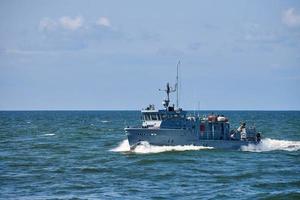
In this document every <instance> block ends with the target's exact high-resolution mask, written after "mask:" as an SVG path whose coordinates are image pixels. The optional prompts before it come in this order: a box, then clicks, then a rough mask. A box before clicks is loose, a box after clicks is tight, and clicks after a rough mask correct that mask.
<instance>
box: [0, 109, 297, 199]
mask: <svg viewBox="0 0 300 200" xmlns="http://www.w3.org/2000/svg"><path fill="white" fill-rule="evenodd" d="M208 113H209V112H208V111H205V112H204V111H201V112H200V114H201V115H202V114H208ZM215 113H216V111H215ZM218 113H219V114H224V115H227V116H228V117H229V118H230V122H231V127H232V128H233V127H237V126H238V124H239V123H240V121H243V120H244V121H246V122H247V124H248V125H250V124H255V125H256V127H257V129H259V130H260V131H261V132H262V133H263V137H264V139H263V140H262V144H260V145H258V146H246V147H243V148H242V149H241V150H238V151H233V150H219V149H212V148H205V147H199V146H198V147H197V146H175V147H170V146H169V147H168V146H165V147H157V146H151V145H149V144H147V143H144V144H142V145H140V146H138V147H137V148H136V149H135V150H134V151H129V146H128V142H127V140H126V137H125V133H124V131H123V128H124V127H125V126H127V125H139V124H140V113H139V112H138V111H31V112H29V111H28V112H27V111H23V112H21V111H20V112H16V111H14V112H4V111H2V112H0V137H1V139H0V198H1V199H189V200H190V199H300V112H297V111H274V112H273V111H220V112H218Z"/></svg>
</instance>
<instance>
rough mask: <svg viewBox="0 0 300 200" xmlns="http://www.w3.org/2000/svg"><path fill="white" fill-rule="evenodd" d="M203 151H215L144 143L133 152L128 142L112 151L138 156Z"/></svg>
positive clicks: (185, 146) (198, 147) (201, 147)
mask: <svg viewBox="0 0 300 200" xmlns="http://www.w3.org/2000/svg"><path fill="white" fill-rule="evenodd" d="M203 149H213V147H204V146H194V145H183V146H181V145H177V146H155V145H150V144H149V143H148V142H146V141H143V142H141V144H139V145H137V146H136V147H135V148H134V149H133V150H130V146H129V142H128V140H124V141H122V142H121V143H120V144H119V145H118V146H117V147H116V148H113V149H111V150H110V151H113V152H133V153H138V154H150V153H161V152H168V151H195V150H203Z"/></svg>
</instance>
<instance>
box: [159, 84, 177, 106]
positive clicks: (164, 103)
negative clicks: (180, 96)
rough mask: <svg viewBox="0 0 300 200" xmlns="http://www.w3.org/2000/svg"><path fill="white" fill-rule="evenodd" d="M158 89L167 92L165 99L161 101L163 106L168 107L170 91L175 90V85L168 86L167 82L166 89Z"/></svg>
mask: <svg viewBox="0 0 300 200" xmlns="http://www.w3.org/2000/svg"><path fill="white" fill-rule="evenodd" d="M159 91H165V92H166V93H167V99H165V100H164V101H163V105H164V107H165V108H168V107H169V103H170V93H171V92H175V91H176V86H175V88H172V87H170V84H169V83H167V87H166V89H159Z"/></svg>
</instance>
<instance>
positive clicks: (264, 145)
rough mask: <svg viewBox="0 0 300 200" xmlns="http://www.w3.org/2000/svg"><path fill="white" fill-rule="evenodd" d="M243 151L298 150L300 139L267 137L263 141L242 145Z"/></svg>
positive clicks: (299, 148)
mask: <svg viewBox="0 0 300 200" xmlns="http://www.w3.org/2000/svg"><path fill="white" fill-rule="evenodd" d="M241 150H242V151H251V152H264V151H276V150H277V151H280V150H281V151H298V150H300V141H289V140H276V139H271V138H265V139H262V140H261V143H259V144H257V145H254V144H249V145H247V146H242V148H241Z"/></svg>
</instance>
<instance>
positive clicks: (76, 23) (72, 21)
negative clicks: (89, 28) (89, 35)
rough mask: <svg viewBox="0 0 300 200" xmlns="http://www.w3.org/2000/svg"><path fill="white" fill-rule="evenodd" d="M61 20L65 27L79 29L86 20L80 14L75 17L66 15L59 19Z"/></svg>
mask: <svg viewBox="0 0 300 200" xmlns="http://www.w3.org/2000/svg"><path fill="white" fill-rule="evenodd" d="M59 22H60V25H61V26H62V27H63V28H64V29H68V30H77V29H79V28H80V27H82V26H83V22H84V20H83V18H82V17H79V16H77V17H75V18H71V17H68V16H64V17H61V18H60V19H59Z"/></svg>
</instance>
